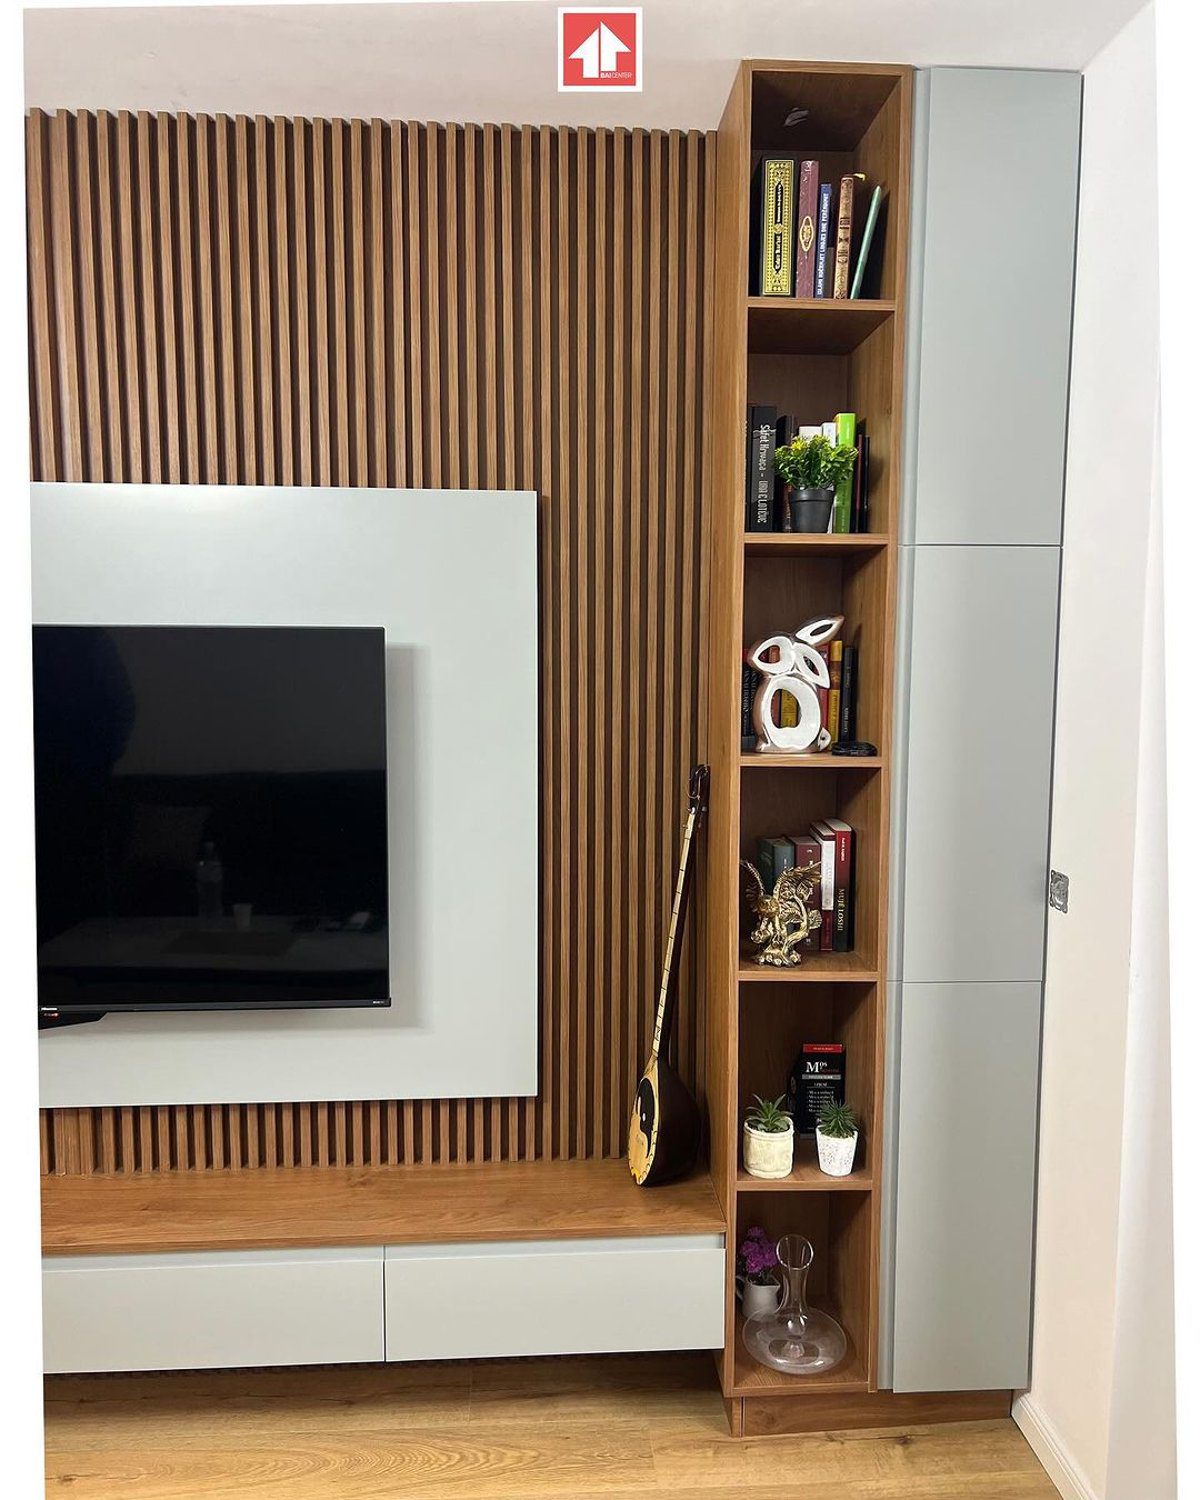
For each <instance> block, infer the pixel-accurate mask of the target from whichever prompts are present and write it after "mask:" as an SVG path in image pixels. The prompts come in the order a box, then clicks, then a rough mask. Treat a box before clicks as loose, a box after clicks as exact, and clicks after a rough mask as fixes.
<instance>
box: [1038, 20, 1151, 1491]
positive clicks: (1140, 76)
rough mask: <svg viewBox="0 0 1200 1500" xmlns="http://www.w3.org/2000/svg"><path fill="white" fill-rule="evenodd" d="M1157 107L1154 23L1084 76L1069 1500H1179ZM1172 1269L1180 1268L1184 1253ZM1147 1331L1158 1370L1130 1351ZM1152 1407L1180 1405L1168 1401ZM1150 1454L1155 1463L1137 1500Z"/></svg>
mask: <svg viewBox="0 0 1200 1500" xmlns="http://www.w3.org/2000/svg"><path fill="white" fill-rule="evenodd" d="M1154 103H1155V93H1154V22H1153V14H1152V8H1151V7H1149V6H1148V7H1146V9H1145V10H1143V11H1142V12H1140V13H1139V15H1138V16H1137V17H1135V18H1134V19H1133V20H1132V21H1131V22H1130V23H1129V24H1128V26H1126V28H1125V29H1124V30H1123V31H1122V32H1121V33H1120V34H1119V35H1118V36H1117V37H1115V38H1114V39H1113V41H1112V42H1110V43H1109V45H1108V46H1106V47H1105V48H1104V49H1103V50H1102V51H1101V52H1100V53H1098V54H1097V56H1096V57H1095V58H1094V59H1093V61H1092V63H1091V64H1090V65H1089V66H1088V67H1087V68H1086V69H1085V72H1084V105H1083V148H1082V168H1081V182H1080V206H1079V249H1078V267H1077V280H1076V295H1075V325H1074V336H1073V351H1072V378H1071V401H1070V416H1069V436H1068V445H1067V479H1066V507H1065V518H1064V543H1063V578H1062V612H1061V622H1060V652H1059V685H1058V706H1057V718H1056V745H1055V768H1054V788H1053V817H1052V830H1051V865H1052V866H1053V868H1054V869H1056V870H1060V871H1062V872H1064V873H1065V874H1066V875H1068V876H1069V878H1070V909H1069V912H1068V913H1067V914H1066V915H1063V914H1060V913H1057V912H1053V911H1052V912H1051V913H1050V918H1049V927H1048V937H1047V963H1046V991H1045V1019H1044V1032H1043V1058H1042V1090H1041V1093H1042V1104H1041V1121H1040V1149H1039V1166H1038V1207H1037V1252H1036V1269H1035V1301H1034V1327H1033V1370H1032V1383H1031V1390H1030V1392H1029V1394H1028V1396H1026V1397H1025V1398H1023V1399H1022V1401H1020V1402H1019V1403H1018V1408H1017V1412H1018V1418H1019V1420H1021V1422H1022V1426H1023V1427H1024V1428H1025V1430H1026V1431H1027V1433H1028V1434H1029V1435H1030V1438H1031V1441H1033V1442H1034V1446H1035V1447H1037V1448H1038V1449H1039V1453H1040V1454H1041V1455H1042V1456H1043V1460H1044V1461H1046V1462H1047V1464H1048V1467H1050V1469H1051V1472H1052V1475H1053V1476H1054V1477H1055V1478H1056V1479H1057V1480H1058V1482H1059V1484H1060V1487H1061V1488H1062V1489H1063V1492H1064V1493H1065V1494H1080V1495H1084V1496H1089V1495H1090V1496H1095V1497H1098V1500H1168V1497H1169V1496H1170V1495H1171V1494H1172V1493H1173V1488H1172V1487H1171V1486H1170V1480H1169V1455H1168V1456H1167V1459H1166V1460H1164V1458H1163V1453H1162V1449H1163V1448H1164V1447H1169V1433H1168V1434H1166V1435H1164V1434H1163V1432H1162V1430H1161V1424H1160V1426H1159V1429H1158V1431H1157V1434H1155V1432H1154V1431H1153V1430H1140V1431H1139V1428H1142V1427H1143V1425H1144V1424H1143V1414H1142V1413H1141V1412H1140V1411H1139V1409H1138V1403H1137V1401H1136V1399H1134V1400H1133V1401H1132V1402H1131V1392H1134V1391H1136V1389H1137V1387H1138V1385H1139V1383H1140V1382H1142V1380H1143V1377H1144V1376H1145V1374H1146V1369H1145V1368H1144V1367H1143V1364H1142V1362H1141V1361H1142V1360H1143V1358H1144V1359H1145V1360H1146V1361H1147V1363H1148V1365H1149V1368H1150V1369H1151V1370H1153V1368H1154V1361H1155V1360H1157V1363H1158V1365H1159V1367H1160V1368H1161V1366H1162V1364H1163V1362H1164V1360H1165V1358H1166V1357H1167V1354H1166V1351H1169V1349H1170V1336H1171V1325H1170V1314H1171V1309H1170V1292H1169V1274H1170V1273H1169V1264H1168V1266H1167V1267H1166V1268H1165V1270H1164V1267H1163V1265H1162V1264H1161V1261H1162V1259H1163V1256H1162V1254H1161V1253H1160V1254H1159V1255H1158V1260H1157V1263H1156V1264H1154V1265H1153V1267H1152V1268H1147V1267H1146V1266H1145V1265H1144V1262H1143V1260H1142V1258H1141V1255H1140V1252H1141V1250H1143V1249H1146V1248H1147V1247H1149V1248H1150V1249H1153V1250H1156V1251H1159V1252H1161V1251H1162V1250H1163V1236H1162V1235H1161V1234H1158V1235H1154V1234H1148V1232H1147V1231H1148V1228H1149V1226H1151V1225H1152V1224H1153V1223H1154V1222H1155V1220H1156V1217H1157V1220H1158V1222H1160V1223H1161V1217H1160V1216H1161V1202H1162V1199H1163V1195H1164V1193H1167V1191H1168V1181H1169V1179H1168V1174H1169V1171H1170V1160H1169V1156H1167V1157H1165V1158H1164V1157H1162V1156H1160V1157H1158V1158H1157V1159H1155V1158H1154V1157H1152V1156H1149V1155H1148V1154H1147V1153H1146V1152H1145V1151H1144V1150H1143V1149H1142V1148H1143V1144H1144V1140H1143V1136H1142V1134H1141V1133H1140V1132H1141V1131H1142V1130H1144V1129H1145V1128H1148V1127H1149V1126H1150V1125H1153V1126H1154V1128H1155V1129H1158V1130H1160V1131H1161V1130H1162V1129H1163V1120H1164V1116H1163V1114H1162V1113H1161V1112H1160V1111H1158V1110H1154V1109H1152V1108H1150V1107H1149V1106H1150V1104H1151V1099H1150V1097H1149V1096H1148V1093H1147V1090H1149V1089H1153V1088H1157V1089H1159V1090H1160V1091H1161V1090H1163V1089H1164V1087H1165V1085H1164V1076H1165V1071H1166V1058H1165V1051H1164V1047H1165V1037H1164V1036H1163V1034H1162V1032H1163V1028H1162V1027H1161V1025H1159V1024H1158V1023H1159V1019H1160V1018H1161V1017H1162V1016H1164V1015H1165V1010H1166V1003H1167V995H1166V985H1165V972H1164V969H1163V966H1162V965H1161V964H1160V963H1158V962H1157V958H1158V954H1159V953H1160V952H1161V950H1162V948H1163V946H1164V944H1165V934H1164V933H1163V931H1162V930H1161V924H1160V925H1159V926H1156V925H1155V921H1154V916H1153V912H1152V910H1148V909H1147V906H1146V904H1142V905H1141V906H1140V907H1139V926H1138V934H1137V935H1138V940H1139V947H1138V954H1137V962H1136V969H1135V965H1134V958H1133V949H1132V944H1133V939H1134V917H1133V908H1134V897H1133V891H1134V884H1135V879H1134V875H1135V868H1138V869H1141V870H1142V871H1149V872H1153V871H1154V870H1155V868H1157V867H1158V866H1159V865H1161V862H1162V860H1163V858H1164V857H1165V854H1164V847H1165V846H1164V845H1163V842H1162V831H1163V830H1162V821H1163V819H1162V809H1161V807H1160V806H1156V805H1155V798H1154V796H1153V792H1154V784H1153V781H1152V779H1147V778H1146V777H1143V778H1142V779H1141V781H1140V780H1139V771H1140V770H1141V769H1142V765H1143V762H1145V766H1146V769H1147V772H1148V773H1152V770H1153V768H1157V766H1158V763H1159V762H1158V757H1159V756H1160V755H1161V727H1160V725H1159V724H1158V723H1156V715H1158V714H1160V709H1159V700H1158V697H1157V695H1156V694H1155V693H1153V692H1147V693H1146V694H1145V699H1144V700H1143V682H1144V676H1143V674H1144V670H1145V668H1144V651H1145V637H1146V635H1147V631H1146V626H1145V620H1144V616H1145V612H1146V598H1147V565H1148V557H1149V545H1150V536H1151V513H1152V493H1153V489H1154V478H1153V464H1154V453H1155V445H1156V432H1157V406H1156V401H1157V378H1158V363H1157V362H1158V344H1157V336H1158V290H1157V275H1156V268H1157V260H1156V243H1155V233H1154V226H1155V215H1156V201H1155V194H1156V180H1155V171H1154V163H1155V121H1154ZM1157 597H1158V596H1157V594H1156V595H1155V596H1154V599H1155V600H1157ZM1151 624H1152V627H1153V618H1152V620H1151ZM1139 787H1140V789H1141V793H1142V795H1141V797H1140V798H1139ZM1143 878H1144V879H1149V878H1150V876H1149V875H1145V876H1144V877H1143ZM1135 1126H1136V1127H1137V1129H1136V1130H1135ZM1167 1202H1168V1203H1169V1196H1168V1197H1167ZM1168 1220H1169V1209H1168ZM1165 1251H1166V1257H1167V1259H1168V1261H1169V1237H1168V1238H1167V1241H1166V1246H1165ZM1146 1269H1150V1274H1151V1280H1152V1281H1153V1282H1154V1283H1155V1284H1156V1285H1157V1287H1158V1288H1159V1290H1160V1295H1159V1296H1158V1297H1157V1299H1153V1298H1152V1299H1150V1300H1149V1301H1146V1300H1144V1299H1145V1298H1146V1292H1147V1288H1146V1284H1145V1282H1146V1278H1145V1276H1143V1275H1141V1274H1135V1273H1138V1272H1141V1271H1143V1270H1146ZM1139 1317H1143V1318H1146V1319H1148V1320H1149V1321H1148V1323H1147V1324H1145V1325H1144V1330H1143V1331H1144V1333H1145V1336H1146V1339H1147V1340H1148V1342H1149V1347H1150V1351H1155V1350H1156V1352H1152V1353H1150V1354H1148V1353H1147V1349H1146V1345H1145V1342H1144V1341H1139V1340H1138V1339H1136V1338H1135V1339H1134V1340H1133V1342H1132V1343H1127V1342H1126V1339H1127V1336H1128V1335H1129V1333H1130V1331H1131V1329H1132V1330H1133V1331H1134V1332H1136V1331H1137V1323H1136V1320H1137V1319H1138V1318H1139ZM1118 1335H1120V1338H1121V1340H1122V1343H1121V1351H1120V1358H1121V1359H1122V1360H1133V1361H1137V1363H1133V1364H1129V1363H1127V1364H1125V1365H1123V1366H1121V1367H1120V1368H1119V1367H1118V1353H1117V1347H1116V1342H1117V1337H1118ZM1155 1397H1156V1399H1158V1401H1159V1403H1160V1405H1161V1402H1162V1390H1161V1384H1160V1385H1158V1386H1156V1387H1155ZM1156 1435H1157V1437H1158V1438H1159V1444H1158V1447H1159V1453H1158V1455H1157V1457H1156V1456H1155V1455H1154V1454H1152V1453H1151V1452H1150V1451H1149V1450H1150V1449H1151V1448H1152V1447H1153V1446H1154V1442H1153V1439H1154V1437H1155V1436H1156ZM1131 1437H1132V1438H1134V1439H1135V1440H1136V1441H1140V1442H1141V1443H1142V1444H1143V1445H1144V1450H1145V1451H1143V1453H1142V1456H1141V1464H1140V1470H1139V1472H1138V1475H1137V1480H1136V1488H1134V1489H1130V1488H1129V1487H1128V1483H1127V1480H1126V1477H1125V1476H1126V1475H1127V1473H1128V1467H1127V1464H1126V1459H1127V1457H1128V1452H1129V1450H1128V1449H1127V1447H1126V1446H1125V1445H1126V1443H1127V1441H1128V1440H1129V1439H1130V1438H1131ZM1164 1476H1168V1477H1164ZM1164 1485H1166V1486H1167V1487H1164Z"/></svg>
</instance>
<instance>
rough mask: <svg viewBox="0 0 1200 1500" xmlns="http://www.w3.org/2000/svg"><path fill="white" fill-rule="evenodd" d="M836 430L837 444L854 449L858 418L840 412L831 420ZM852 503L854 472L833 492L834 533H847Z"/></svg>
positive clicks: (847, 412)
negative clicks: (848, 445) (846, 444)
mask: <svg viewBox="0 0 1200 1500" xmlns="http://www.w3.org/2000/svg"><path fill="white" fill-rule="evenodd" d="M833 421H834V426H835V428H836V429H837V441H838V443H839V444H840V443H849V444H850V446H851V448H853V447H854V436H855V432H856V430H857V428H858V418H857V417H856V416H855V414H854V413H853V412H852V411H840V412H838V414H837V416H836V417H835V418H834V419H833ZM853 501H854V470H853V469H851V471H850V473H849V474H848V475H847V476H846V478H845V479H843V480H842V482H841V484H839V485H838V487H837V489H836V490H835V491H834V492H833V529H834V531H835V532H847V533H848V532H849V530H850V510H851V506H852V505H853Z"/></svg>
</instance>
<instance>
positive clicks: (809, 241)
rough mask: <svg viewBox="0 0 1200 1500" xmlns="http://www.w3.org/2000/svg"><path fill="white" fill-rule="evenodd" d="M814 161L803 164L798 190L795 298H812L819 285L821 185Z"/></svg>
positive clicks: (818, 167) (818, 165)
mask: <svg viewBox="0 0 1200 1500" xmlns="http://www.w3.org/2000/svg"><path fill="white" fill-rule="evenodd" d="M819 171H820V164H819V163H817V162H815V161H802V162H801V163H800V182H799V185H798V187H797V188H796V296H797V297H811V296H812V295H813V287H814V285H815V284H816V270H817V215H818V214H819V212H820V207H819V204H818V201H817V200H818V195H819V191H820V183H819V182H818V181H817V173H818V172H819Z"/></svg>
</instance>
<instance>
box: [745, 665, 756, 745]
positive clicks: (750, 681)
mask: <svg viewBox="0 0 1200 1500" xmlns="http://www.w3.org/2000/svg"><path fill="white" fill-rule="evenodd" d="M757 677H758V673H757V672H756V671H755V670H754V668H753V667H752V666H751V665H750V663H749V662H748V661H744V662H743V663H742V749H743V750H753V749H754V748H755V747H756V746H757V744H758V735H757V733H756V732H755V729H754V694H755V693H756V692H757V691H758V688H757V685H756V679H757Z"/></svg>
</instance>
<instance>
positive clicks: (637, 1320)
mask: <svg viewBox="0 0 1200 1500" xmlns="http://www.w3.org/2000/svg"><path fill="white" fill-rule="evenodd" d="M385 1287H386V1309H387V1311H386V1322H387V1358H388V1359H389V1360H408V1359H486V1358H489V1357H499V1356H504V1355H527V1354H607V1353H619V1352H624V1351H629V1350H649V1349H716V1348H719V1347H720V1346H721V1344H722V1343H723V1342H724V1337H725V1330H724V1319H725V1313H724V1290H725V1251H724V1248H723V1241H722V1236H720V1235H684V1236H663V1237H655V1238H647V1239H643V1240H632V1239H621V1240H575V1241H566V1240H559V1241H549V1240H543V1241H537V1242H533V1243H511V1244H495V1245H487V1246H482V1245H467V1246H463V1245H414V1246H404V1247H397V1248H395V1249H389V1250H388V1252H387V1260H386V1264H385Z"/></svg>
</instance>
